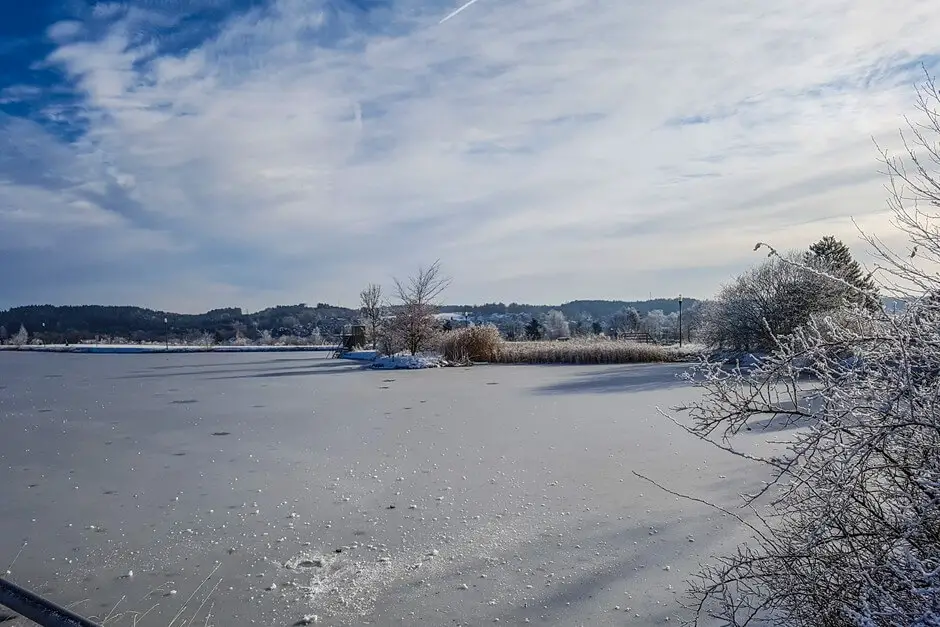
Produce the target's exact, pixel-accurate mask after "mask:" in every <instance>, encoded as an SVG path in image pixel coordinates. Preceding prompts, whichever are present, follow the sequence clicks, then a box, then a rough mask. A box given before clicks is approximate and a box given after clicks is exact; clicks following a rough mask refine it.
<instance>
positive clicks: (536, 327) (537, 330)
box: [525, 318, 542, 341]
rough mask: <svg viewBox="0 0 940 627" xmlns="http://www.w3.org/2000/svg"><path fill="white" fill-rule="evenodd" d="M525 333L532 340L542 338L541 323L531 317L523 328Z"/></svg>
mask: <svg viewBox="0 0 940 627" xmlns="http://www.w3.org/2000/svg"><path fill="white" fill-rule="evenodd" d="M525 334H526V336H527V337H528V338H529V339H530V340H532V341H537V340H541V339H542V325H541V323H540V322H539V321H538V320H536V319H535V318H532V322H530V323H529V324H528V325H527V326H526V328H525Z"/></svg>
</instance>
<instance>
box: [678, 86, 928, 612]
mask: <svg viewBox="0 0 940 627" xmlns="http://www.w3.org/2000/svg"><path fill="white" fill-rule="evenodd" d="M919 95H920V101H919V102H920V109H921V112H922V113H924V114H926V116H925V117H926V123H927V126H921V125H916V126H915V125H912V126H911V132H912V133H913V135H912V136H908V138H909V139H910V142H909V143H906V144H905V147H906V148H907V149H908V152H907V154H906V155H905V157H906V159H907V160H908V161H910V162H912V163H914V164H915V165H914V168H913V169H912V173H909V171H908V170H906V169H905V166H904V163H903V162H902V161H900V160H897V159H891V158H888V157H887V156H886V157H885V163H886V165H887V167H888V170H889V173H890V174H891V182H892V184H893V185H892V190H893V194H892V197H891V201H890V204H891V207H892V209H893V211H894V214H895V218H896V224H897V225H898V226H899V228H900V229H901V230H902V231H903V232H904V233H906V235H907V236H908V237H909V239H910V241H911V244H912V249H911V250H912V252H910V253H906V254H895V253H893V252H891V251H890V250H888V249H886V248H885V247H884V246H883V245H882V243H881V241H880V240H878V239H877V238H874V237H866V240H867V241H868V242H869V244H871V245H872V247H873V248H874V250H875V252H876V253H877V254H878V257H879V259H880V266H879V267H880V268H881V270H882V271H883V272H884V273H885V277H886V279H885V280H884V281H883V284H884V285H886V286H889V287H890V286H894V287H895V288H902V289H904V290H905V291H908V290H910V289H911V286H916V288H918V289H919V291H921V292H922V293H923V294H925V295H924V296H923V297H921V298H920V299H919V300H916V301H915V302H913V303H912V304H911V305H909V307H908V308H907V310H906V311H904V312H903V313H899V314H898V315H888V314H887V313H886V312H885V311H884V310H883V309H882V308H880V307H874V306H872V304H871V299H870V298H869V297H868V295H867V294H864V293H863V292H864V291H865V288H864V286H859V285H857V284H854V283H853V282H852V281H849V280H846V279H845V278H843V277H838V276H826V277H824V276H822V274H820V272H821V270H819V269H816V268H813V267H809V266H804V265H802V264H801V262H802V261H805V259H794V258H788V257H786V256H782V255H779V254H777V253H776V252H775V251H773V250H771V264H772V265H771V266H769V267H772V268H774V269H778V270H780V271H781V272H783V273H784V274H785V276H787V277H797V276H815V277H817V278H820V280H823V281H825V282H836V283H838V284H839V285H840V286H841V288H844V290H845V292H844V293H846V294H854V297H852V298H848V299H846V300H847V301H849V303H850V304H853V303H854V305H856V306H855V307H854V308H848V309H845V308H843V309H841V310H840V311H839V313H838V315H829V314H827V313H825V312H821V313H816V314H813V315H811V316H810V317H809V320H808V322H806V323H804V324H801V325H797V326H796V327H795V328H789V327H784V330H785V331H786V332H785V333H784V332H782V331H778V332H776V333H773V334H771V335H770V337H769V340H770V342H771V343H772V350H771V351H770V352H769V355H768V356H767V357H766V358H765V359H763V360H762V362H761V363H760V364H759V365H758V367H757V368H755V369H753V370H751V371H749V372H743V371H741V370H737V369H734V370H732V369H729V368H727V367H726V366H724V365H722V364H719V363H715V362H710V361H707V360H706V361H704V362H702V363H701V364H700V365H698V366H697V367H696V368H694V369H693V371H692V373H691V375H690V376H691V378H692V380H693V381H694V382H695V385H697V386H699V387H700V388H701V391H702V392H703V396H702V398H701V400H700V401H699V402H696V403H694V404H692V405H690V406H688V407H685V408H681V409H684V410H686V411H688V412H689V414H690V417H691V423H685V422H681V423H680V422H678V421H677V424H681V425H682V426H683V427H684V428H685V429H687V430H688V431H689V432H691V433H692V434H694V435H695V436H697V437H700V438H703V439H706V440H709V441H711V442H712V443H714V444H715V445H716V446H719V447H721V448H723V449H725V450H727V451H729V452H731V453H733V454H736V455H740V456H743V457H746V458H747V459H749V460H751V461H753V462H756V463H759V464H763V465H764V466H765V467H766V468H768V469H769V471H770V472H771V473H772V481H770V482H769V484H768V485H767V486H766V487H765V488H764V489H762V490H761V491H759V492H758V493H757V494H752V495H748V496H746V497H745V498H746V501H747V503H748V504H749V505H750V506H751V510H750V511H751V514H752V515H744V514H742V516H741V518H740V520H741V521H742V522H743V523H745V524H746V525H747V526H748V527H749V529H750V530H751V532H752V534H751V539H750V541H748V542H747V543H746V544H744V545H742V546H741V547H739V548H738V550H737V552H735V553H733V554H730V555H725V556H723V557H721V558H719V559H718V560H717V561H716V562H714V563H712V564H710V565H708V566H706V567H705V568H704V569H703V571H702V572H701V576H700V577H699V578H698V579H696V580H695V582H694V584H693V590H692V592H693V596H694V599H695V605H694V607H695V609H696V615H697V617H698V619H706V618H709V619H718V621H719V622H720V624H724V625H731V626H735V627H737V626H743V625H758V624H760V625H781V626H783V625H786V626H787V627H873V626H876V625H877V626H882V625H883V626H891V627H908V626H915V625H916V626H921V627H928V626H932V627H936V626H938V625H940V297H938V295H940V276H938V275H937V274H936V273H935V272H933V271H932V269H931V266H933V267H936V265H937V264H938V263H940V231H938V230H937V228H936V227H935V226H934V225H933V221H934V220H936V219H937V217H940V216H937V215H932V214H928V213H926V212H925V210H924V209H923V207H924V206H933V207H938V206H940V176H937V175H936V174H935V173H936V172H937V171H938V170H940V152H938V150H937V148H936V146H937V144H936V138H937V137H940V124H938V121H940V118H938V114H937V112H936V106H935V105H936V104H938V102H940V96H938V94H937V91H936V89H935V88H934V85H933V83H932V82H928V84H927V86H926V87H925V88H923V89H921V90H919ZM928 127H929V130H930V131H931V133H929V134H928V130H927V129H928ZM915 201H916V204H915ZM921 262H926V263H925V264H924V263H921ZM794 283H795V282H794V281H791V282H790V283H788V285H793V284H794ZM908 293H910V291H908ZM793 297H794V298H795V299H796V301H797V302H798V303H799V302H802V298H804V297H803V296H800V295H799V294H796V295H794V296H793ZM807 375H809V376H807ZM768 424H773V426H774V429H775V431H777V433H778V434H779V433H781V432H783V433H787V434H789V438H788V440H787V442H786V445H787V446H786V450H785V452H783V453H780V452H778V453H777V455H776V456H769V455H768V456H766V457H760V456H755V455H754V454H752V453H744V452H742V451H741V450H740V449H738V448H737V445H736V440H735V438H734V436H735V435H737V434H738V433H740V432H742V431H745V430H750V429H759V428H760V426H766V425H768ZM778 439H779V435H778ZM729 513H732V515H734V514H733V512H729ZM698 619H697V620H698ZM697 620H696V622H697Z"/></svg>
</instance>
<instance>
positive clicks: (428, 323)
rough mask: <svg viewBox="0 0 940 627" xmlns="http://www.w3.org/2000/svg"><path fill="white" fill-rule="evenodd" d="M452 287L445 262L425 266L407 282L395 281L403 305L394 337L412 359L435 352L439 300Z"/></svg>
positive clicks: (397, 294)
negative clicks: (444, 270)
mask: <svg viewBox="0 0 940 627" xmlns="http://www.w3.org/2000/svg"><path fill="white" fill-rule="evenodd" d="M449 285H450V279H449V278H448V277H445V276H444V275H443V274H442V273H441V262H440V261H439V260H438V261H435V262H434V263H432V264H431V265H429V266H426V267H425V266H421V267H419V268H418V271H417V273H416V274H414V275H413V276H411V277H409V278H408V279H407V280H406V281H404V282H403V281H400V280H398V279H395V294H396V296H397V297H398V300H399V305H398V307H397V311H396V313H395V317H394V319H393V322H392V326H393V335H394V337H395V338H397V342H396V343H397V344H400V345H401V346H403V347H404V349H405V350H407V351H408V352H409V353H411V354H412V355H415V354H417V353H419V352H421V351H424V350H427V349H429V348H431V347H432V346H433V345H434V343H435V339H436V337H437V334H438V328H437V321H436V320H435V319H434V313H435V312H436V310H437V308H438V306H439V303H438V302H437V301H438V298H439V297H440V296H441V294H443V292H444V290H446V289H447V287H448V286H449Z"/></svg>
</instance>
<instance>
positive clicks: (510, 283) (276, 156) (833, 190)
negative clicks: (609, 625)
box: [0, 0, 940, 312]
mask: <svg viewBox="0 0 940 627" xmlns="http://www.w3.org/2000/svg"><path fill="white" fill-rule="evenodd" d="M464 5H465V2H460V1H457V2H454V1H451V0H137V1H135V2H123V3H122V2H99V3H94V2H88V1H86V0H31V1H30V2H5V3H3V6H2V7H0V308H3V307H9V306H14V305H21V304H34V303H52V304H92V303H94V304H133V305H141V306H148V307H155V308H159V309H167V310H173V311H180V312H196V311H204V310H207V309H210V308H215V307H226V306H235V307H243V308H245V309H249V310H255V309H260V308H263V307H266V306H270V305H274V304H284V303H299V302H308V303H316V302H330V303H338V304H343V305H347V306H355V305H356V304H357V302H358V294H359V291H360V290H361V289H362V288H363V287H364V286H365V284H367V283H369V282H375V283H379V284H383V285H385V286H386V288H388V287H390V286H391V284H392V278H393V277H396V276H397V277H405V276H407V275H408V274H410V273H412V272H413V271H414V270H415V269H416V268H417V267H419V266H420V265H423V264H424V265H426V264H428V263H431V262H433V261H434V260H436V259H440V262H441V265H442V267H443V269H444V271H445V272H446V273H447V274H448V275H449V276H450V277H451V278H452V284H451V287H450V288H449V290H448V292H447V293H446V295H445V300H447V301H449V302H455V303H482V302H489V301H504V302H510V301H516V302H531V303H560V302H564V301H569V300H574V299H580V298H591V299H594V298H597V299H624V300H635V299H646V298H649V297H650V296H653V297H671V296H673V295H678V294H680V293H681V294H683V295H685V296H690V297H700V298H701V297H708V296H710V295H712V294H713V293H714V292H715V291H716V290H717V289H718V288H719V286H720V285H721V284H722V283H724V282H726V281H728V280H729V279H730V278H731V277H733V276H734V275H735V274H736V273H738V272H740V271H742V270H743V269H745V268H746V267H748V266H750V265H752V264H754V263H757V262H759V261H760V260H761V259H762V253H760V252H754V250H753V249H754V244H755V243H756V242H758V241H765V242H768V243H771V244H773V245H774V246H775V247H777V248H778V249H787V248H798V247H806V246H808V245H809V244H811V243H812V242H813V241H815V240H817V239H819V238H820V237H821V236H823V235H827V234H831V235H835V236H836V237H839V238H841V239H843V240H844V241H845V242H846V243H847V244H849V245H850V246H851V247H852V249H853V252H855V254H856V255H857V256H858V257H859V258H860V260H861V261H863V262H865V263H868V262H869V261H870V257H869V256H868V252H867V249H866V247H865V246H864V245H863V243H862V242H861V241H860V239H859V233H858V230H857V227H856V223H857V224H859V225H860V226H861V227H862V228H863V229H865V230H866V231H868V232H872V233H875V234H878V235H880V236H882V238H883V239H885V241H886V242H888V243H889V244H897V245H900V246H903V241H902V240H899V239H897V238H896V237H895V235H894V231H893V230H892V229H891V227H890V225H889V219H888V218H889V211H888V208H887V205H886V199H887V194H886V192H885V190H884V184H885V182H886V179H885V177H884V176H883V175H882V174H880V173H879V172H880V171H881V170H882V169H883V166H881V165H880V164H879V163H878V152H877V150H876V148H875V145H874V142H873V139H875V140H877V141H878V142H879V143H880V144H882V145H883V146H885V147H887V148H888V149H889V150H893V149H897V147H898V146H899V140H898V134H897V131H898V129H899V128H900V127H901V126H902V125H903V124H904V116H905V115H913V114H915V113H916V112H915V109H914V103H915V92H914V85H915V84H916V83H917V82H919V81H920V80H921V79H922V78H923V67H926V68H927V70H928V71H930V72H936V71H937V70H940V12H938V10H937V8H936V4H935V0H895V1H894V2H884V1H883V0H815V1H814V2H807V3H794V2H784V1H783V0H767V1H766V2H750V3H747V2H739V1H737V0H669V1H668V2H648V1H641V0H616V1H614V0H606V1H604V2H602V1H600V0H476V1H474V2H471V3H469V5H466V6H464ZM461 8H462V9H463V10H460V9H461ZM853 219H854V222H853Z"/></svg>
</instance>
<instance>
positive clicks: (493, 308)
mask: <svg viewBox="0 0 940 627" xmlns="http://www.w3.org/2000/svg"><path fill="white" fill-rule="evenodd" d="M697 302H699V301H697V300H696V299H694V298H684V299H683V300H682V306H683V308H687V307H692V306H693V305H694V304H695V303H697ZM624 307H633V308H635V309H636V310H637V311H638V312H639V313H640V315H641V316H642V315H646V314H648V313H649V312H651V311H653V310H655V309H661V310H662V312H663V313H665V314H670V313H673V312H677V311H679V300H678V299H676V298H654V299H653V300H636V301H626V300H573V301H571V302H567V303H562V304H561V305H526V304H520V303H509V304H508V305H507V304H505V303H486V304H483V305H447V306H445V307H441V312H443V313H470V314H474V315H478V316H487V315H493V314H532V315H538V314H542V313H545V312H547V311H550V310H552V309H557V310H560V311H561V312H562V313H563V314H565V317H566V318H569V319H575V318H580V317H581V316H587V317H590V318H592V319H594V320H606V319H608V318H610V317H611V316H613V315H614V314H615V313H617V312H618V311H620V310H621V309H623V308H624Z"/></svg>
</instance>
